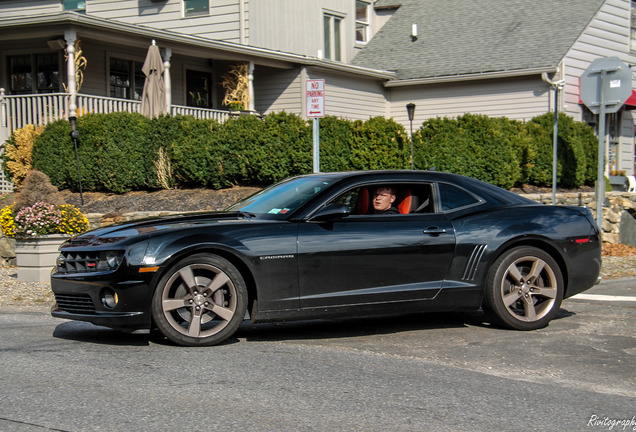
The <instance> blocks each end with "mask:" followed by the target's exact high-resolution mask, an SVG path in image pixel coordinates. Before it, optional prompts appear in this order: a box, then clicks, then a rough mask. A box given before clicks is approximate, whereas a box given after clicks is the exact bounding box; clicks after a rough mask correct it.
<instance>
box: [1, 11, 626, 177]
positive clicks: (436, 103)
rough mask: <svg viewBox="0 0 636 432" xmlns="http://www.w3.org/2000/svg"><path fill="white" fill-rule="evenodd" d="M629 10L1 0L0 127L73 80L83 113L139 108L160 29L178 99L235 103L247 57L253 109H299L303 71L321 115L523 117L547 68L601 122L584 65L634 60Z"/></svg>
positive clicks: (52, 111) (175, 108)
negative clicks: (589, 97) (232, 75)
mask: <svg viewBox="0 0 636 432" xmlns="http://www.w3.org/2000/svg"><path fill="white" fill-rule="evenodd" d="M634 10H636V0H631V1H630V0H534V1H532V2H527V1H520V0H517V1H505V0H472V1H469V2H467V1H462V0H445V1H431V0H402V1H400V0H375V1H372V0H119V1H106V0H80V1H70V0H62V1H60V0H14V1H11V0H9V1H3V2H0V71H1V72H0V88H1V89H2V90H0V98H2V99H1V101H0V140H4V139H6V137H7V136H8V134H9V133H10V132H11V130H13V129H15V128H17V127H21V126H22V125H23V124H26V123H44V122H47V121H50V120H52V119H57V118H65V117H67V116H68V112H69V110H68V101H69V95H70V94H73V96H74V99H75V100H76V101H77V103H76V105H77V106H78V114H80V115H81V114H83V113H86V112H107V111H113V110H129V111H136V110H138V109H139V99H140V96H141V90H142V87H143V81H144V77H143V74H142V73H141V66H142V64H143V62H144V59H145V56H146V53H147V50H148V47H149V46H150V44H151V43H152V41H153V40H154V41H155V43H156V44H157V45H158V46H159V47H160V50H161V53H162V56H163V60H164V65H165V72H164V78H165V80H166V82H167V86H168V92H167V95H166V105H167V106H169V107H170V112H171V113H173V114H178V113H185V114H194V115H197V116H200V117H215V118H219V119H221V120H222V119H224V118H226V117H227V116H229V115H230V113H229V111H228V107H227V106H226V105H224V104H223V102H222V101H223V99H224V96H225V92H224V89H223V88H222V85H221V82H222V81H223V77H224V76H225V75H226V74H227V73H228V71H229V70H230V69H231V68H232V67H234V66H235V65H239V64H240V65H247V78H248V82H249V96H250V97H249V100H248V103H247V105H248V106H245V107H244V108H246V109H248V110H250V111H254V112H259V113H268V112H273V111H282V110H285V111H288V112H293V113H296V114H299V115H301V116H305V115H306V107H305V82H306V81H307V80H308V79H316V78H320V79H324V80H325V111H326V114H328V115H336V116H342V117H347V118H351V119H366V118H368V117H370V116H386V117H393V118H395V119H396V120H397V121H399V122H401V123H403V124H404V125H405V126H407V127H408V123H409V122H408V118H407V113H406V109H405V106H406V104H407V103H414V104H415V105H416V111H415V124H414V126H415V127H418V126H419V124H421V122H422V121H423V120H425V119H427V118H430V117H436V116H449V117H453V116H457V115H461V114H463V113H468V112H470V113H477V114H486V115H490V116H507V117H510V118H513V119H520V120H528V119H530V118H532V117H534V116H536V115H540V114H543V113H545V112H548V111H551V110H553V109H554V100H553V98H554V95H555V92H554V91H553V87H552V85H551V83H553V82H559V81H563V82H564V85H563V86H562V87H559V88H558V89H557V94H558V99H557V101H558V109H559V110H560V111H564V112H566V113H568V114H569V115H571V116H573V117H574V118H575V119H578V120H583V121H587V122H589V123H591V124H596V123H597V122H598V121H597V119H596V118H595V116H594V115H592V114H591V113H590V112H589V110H587V108H585V107H584V105H582V104H581V103H580V100H579V77H580V76H581V74H582V73H583V71H584V70H585V69H586V68H587V67H588V66H589V64H590V63H591V62H592V61H593V60H594V59H596V58H599V57H608V56H618V57H620V58H621V59H622V60H623V61H625V62H626V63H628V64H635V63H636V21H635V19H634V17H632V14H633V11H634ZM76 41H80V42H79V45H77V47H78V48H79V49H80V50H81V53H73V54H74V56H75V57H80V56H81V57H83V58H84V59H85V60H86V64H87V66H86V68H85V69H84V70H83V82H81V86H80V87H79V88H78V89H77V91H76V92H74V91H73V90H74V87H77V86H74V85H73V84H74V79H73V78H74V76H75V64H74V63H71V62H69V61H67V60H66V57H65V54H66V52H67V51H69V49H70V51H73V50H74V48H75V47H76V45H75V44H76ZM78 54H79V55H78ZM80 70H81V69H80ZM69 78H70V79H69ZM77 84H79V83H77ZM75 93H76V94H75ZM635 105H636V97H635V98H634V102H632V100H631V99H630V100H629V101H628V103H626V104H625V106H624V107H623V108H622V109H621V110H620V111H619V112H618V113H617V114H614V115H611V116H609V124H610V128H609V130H610V137H609V145H608V149H609V152H608V170H609V169H612V170H624V171H626V173H627V174H628V175H633V174H634V119H633V116H632V111H631V108H634V107H635Z"/></svg>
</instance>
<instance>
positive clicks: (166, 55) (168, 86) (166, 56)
mask: <svg viewBox="0 0 636 432" xmlns="http://www.w3.org/2000/svg"><path fill="white" fill-rule="evenodd" d="M170 57H172V50H171V49H170V48H165V49H164V51H163V85H164V88H165V90H166V92H165V93H166V113H168V114H172V110H171V107H172V81H171V77H170Z"/></svg>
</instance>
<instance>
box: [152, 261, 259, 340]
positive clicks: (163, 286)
mask: <svg viewBox="0 0 636 432" xmlns="http://www.w3.org/2000/svg"><path fill="white" fill-rule="evenodd" d="M246 309H247V289H246V287H245V282H244V281H243V278H242V277H241V274H240V273H239V271H238V270H237V269H236V267H234V266H233V265H232V264H231V263H230V262H229V261H227V260H226V259H224V258H221V257H219V256H215V255H202V254H199V255H193V256H191V257H188V258H185V259H184V260H182V261H180V262H178V263H177V264H176V265H175V266H173V267H172V268H171V269H170V270H169V271H168V272H167V273H166V275H164V277H163V278H162V279H161V281H160V282H159V285H158V286H157V289H156V291H155V294H154V296H153V299H152V315H153V318H154V321H155V323H156V325H157V327H158V328H159V331H160V332H161V333H162V334H163V335H164V336H165V337H167V338H168V339H169V340H171V341H172V342H174V343H176V344H179V345H185V346H209V345H216V344H218V343H220V342H222V341H224V340H225V339H227V338H228V337H230V336H231V335H232V334H233V333H234V332H235V331H236V330H237V329H238V327H239V325H240V324H241V322H242V321H243V318H244V317H245V310H246Z"/></svg>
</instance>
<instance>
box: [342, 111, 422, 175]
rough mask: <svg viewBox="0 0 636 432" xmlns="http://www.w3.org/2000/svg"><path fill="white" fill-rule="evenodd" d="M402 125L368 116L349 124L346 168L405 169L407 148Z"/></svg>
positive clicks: (391, 120) (390, 120) (408, 157)
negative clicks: (351, 131) (348, 156)
mask: <svg viewBox="0 0 636 432" xmlns="http://www.w3.org/2000/svg"><path fill="white" fill-rule="evenodd" d="M407 142H408V137H407V135H406V132H405V131H404V126H402V125H401V124H400V123H397V122H396V121H395V120H393V119H386V118H384V117H372V118H370V119H369V120H367V121H365V122H362V121H360V120H358V121H355V122H354V123H353V140H352V141H351V162H350V165H349V167H350V169H354V170H369V169H405V168H407V167H408V166H410V162H409V159H410V146H408V145H407Z"/></svg>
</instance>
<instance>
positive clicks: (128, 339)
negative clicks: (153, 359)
mask: <svg viewBox="0 0 636 432" xmlns="http://www.w3.org/2000/svg"><path fill="white" fill-rule="evenodd" d="M53 337H55V338H59V339H64V340H70V341H77V342H88V343H94V344H100V345H122V346H128V345H129V346H147V345H149V338H148V335H147V334H132V333H124V332H121V331H118V330H113V329H110V328H108V327H101V326H96V325H94V324H90V323H85V322H81V321H70V322H64V323H62V324H58V325H57V326H56V327H55V330H54V331H53Z"/></svg>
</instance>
